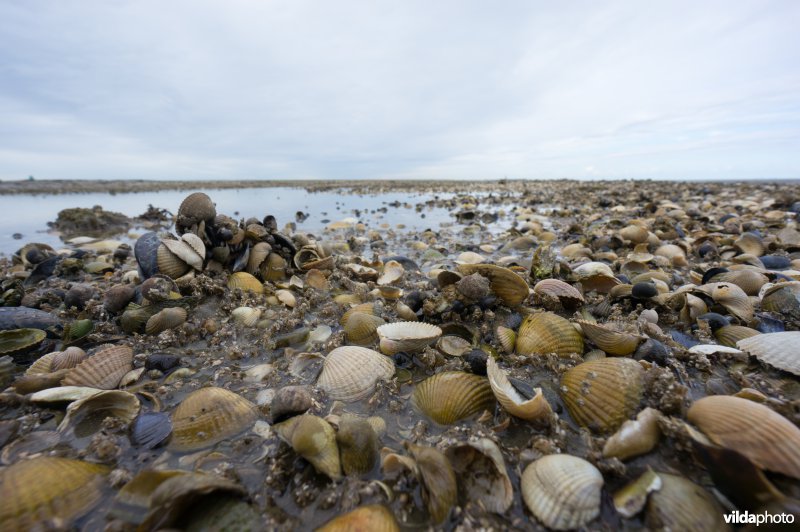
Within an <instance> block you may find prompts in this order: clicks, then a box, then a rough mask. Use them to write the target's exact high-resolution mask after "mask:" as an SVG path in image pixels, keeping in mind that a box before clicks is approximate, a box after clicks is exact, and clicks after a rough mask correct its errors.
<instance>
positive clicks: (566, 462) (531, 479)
mask: <svg viewBox="0 0 800 532" xmlns="http://www.w3.org/2000/svg"><path fill="white" fill-rule="evenodd" d="M520 489H521V490H522V498H523V499H524V500H525V505H526V506H527V507H528V509H529V510H530V511H531V513H533V515H535V516H536V518H537V519H539V521H541V522H542V523H543V524H544V525H545V526H546V527H548V528H553V529H555V530H569V529H572V528H580V527H583V526H585V525H586V524H587V523H589V522H590V521H592V520H593V519H594V518H596V517H597V516H598V515H599V514H600V495H601V490H602V489H603V475H602V474H601V473H600V471H598V470H597V468H596V467H594V466H593V465H592V464H590V463H589V462H587V461H586V460H584V459H582V458H578V457H577V456H570V455H566V454H551V455H548V456H544V457H542V458H540V459H538V460H536V461H535V462H533V463H531V464H530V465H528V467H526V468H525V471H524V472H523V473H522V479H521V487H520Z"/></svg>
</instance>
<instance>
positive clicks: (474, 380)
mask: <svg viewBox="0 0 800 532" xmlns="http://www.w3.org/2000/svg"><path fill="white" fill-rule="evenodd" d="M411 404H412V405H413V406H414V408H416V409H417V410H419V411H420V412H422V413H423V414H424V415H426V416H427V417H429V418H430V419H432V420H433V421H435V422H436V423H439V424H440V425H450V424H452V423H455V422H456V421H459V420H461V419H464V418H467V417H470V416H472V415H473V414H477V413H478V412H481V411H483V410H485V409H491V408H492V407H493V405H494V394H493V393H492V387H491V386H490V385H489V381H488V380H487V379H485V378H483V377H479V376H478V375H473V374H472V373H465V372H463V371H444V372H442V373H437V374H436V375H434V376H432V377H429V378H427V379H425V380H424V381H422V382H420V383H419V384H417V386H416V387H415V388H414V393H413V394H412V395H411Z"/></svg>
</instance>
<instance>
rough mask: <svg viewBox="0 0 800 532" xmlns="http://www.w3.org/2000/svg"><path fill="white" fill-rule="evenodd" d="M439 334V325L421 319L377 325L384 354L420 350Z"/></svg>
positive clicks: (440, 333) (433, 340)
mask: <svg viewBox="0 0 800 532" xmlns="http://www.w3.org/2000/svg"><path fill="white" fill-rule="evenodd" d="M441 335H442V330H441V329H440V328H439V327H437V326H436V325H431V324H429V323H423V322H421V321H400V322H396V323H387V324H385V325H381V326H380V327H378V337H380V346H381V352H383V353H384V354H386V355H393V354H395V353H399V352H400V351H405V352H408V353H413V352H416V351H421V350H422V349H424V348H425V347H426V346H428V345H430V344H432V343H433V342H435V341H436V339H437V338H439V337H440V336H441Z"/></svg>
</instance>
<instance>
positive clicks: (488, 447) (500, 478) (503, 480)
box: [445, 438, 514, 514]
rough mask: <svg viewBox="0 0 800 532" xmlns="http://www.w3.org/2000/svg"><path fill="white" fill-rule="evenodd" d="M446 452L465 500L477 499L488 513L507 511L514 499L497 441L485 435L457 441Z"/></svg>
mask: <svg viewBox="0 0 800 532" xmlns="http://www.w3.org/2000/svg"><path fill="white" fill-rule="evenodd" d="M445 455H446V456H447V458H448V459H449V460H450V464H451V465H452V467H453V471H454V472H455V473H456V477H457V478H458V481H459V482H458V484H459V489H460V491H461V492H462V494H463V495H464V499H465V500H467V501H477V502H479V504H480V505H481V506H483V507H484V508H486V510H487V511H490V512H494V513H498V514H503V513H505V512H506V511H508V509H509V508H510V507H511V503H512V502H513V501H514V489H513V488H512V486H511V479H509V478H508V472H507V471H506V464H505V461H504V460H503V454H502V453H501V452H500V449H499V448H498V447H497V444H496V443H494V442H493V441H492V440H490V439H488V438H481V439H479V440H477V441H474V442H473V441H468V442H464V443H458V444H456V445H452V446H450V447H448V448H447V451H446V452H445Z"/></svg>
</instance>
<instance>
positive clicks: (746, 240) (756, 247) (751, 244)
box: [733, 233, 765, 257]
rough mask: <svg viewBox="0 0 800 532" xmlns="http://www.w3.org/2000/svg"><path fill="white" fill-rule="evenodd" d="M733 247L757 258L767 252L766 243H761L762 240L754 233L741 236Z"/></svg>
mask: <svg viewBox="0 0 800 532" xmlns="http://www.w3.org/2000/svg"><path fill="white" fill-rule="evenodd" d="M733 245H734V246H736V247H737V248H739V250H740V251H741V252H742V253H747V254H750V255H754V256H756V257H760V256H761V255H763V254H764V251H765V250H764V243H763V242H761V238H759V237H758V235H756V234H754V233H742V234H741V236H739V238H737V239H736V240H735V241H734V242H733Z"/></svg>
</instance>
